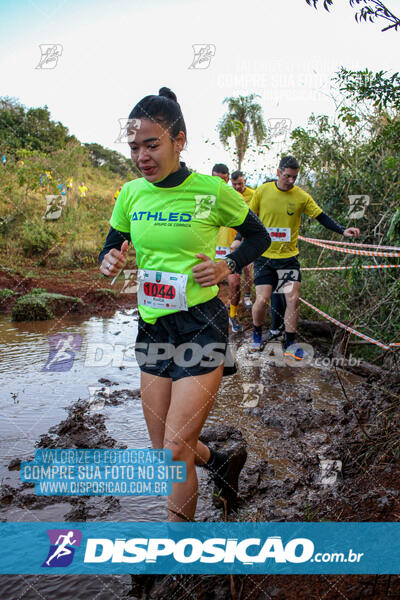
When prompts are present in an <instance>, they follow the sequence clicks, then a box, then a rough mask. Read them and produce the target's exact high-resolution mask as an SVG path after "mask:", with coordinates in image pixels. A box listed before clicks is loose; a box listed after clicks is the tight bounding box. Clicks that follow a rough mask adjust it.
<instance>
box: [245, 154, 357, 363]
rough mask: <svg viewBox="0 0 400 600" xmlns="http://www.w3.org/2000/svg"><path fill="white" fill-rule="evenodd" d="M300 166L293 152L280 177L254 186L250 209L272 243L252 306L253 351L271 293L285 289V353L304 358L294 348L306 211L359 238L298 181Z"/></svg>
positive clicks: (257, 267) (260, 266) (258, 271)
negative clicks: (300, 239)
mask: <svg viewBox="0 0 400 600" xmlns="http://www.w3.org/2000/svg"><path fill="white" fill-rule="evenodd" d="M299 170H300V165H299V163H298V162H297V160H296V158H295V157H294V156H285V157H283V158H282V159H281V161H280V163H279V168H278V171H277V175H278V179H277V181H272V182H269V183H264V184H263V185H261V186H260V187H259V188H257V189H256V191H255V193H254V195H253V198H252V200H251V202H250V208H251V210H253V211H254V212H255V214H256V215H257V216H258V217H259V219H260V220H261V221H262V223H263V224H264V226H265V227H266V229H267V231H268V233H269V235H270V237H271V240H272V243H271V245H270V247H269V248H268V250H267V251H266V252H264V254H263V255H262V256H260V257H259V258H258V259H256V260H255V261H254V283H255V286H256V301H255V303H254V305H253V325H254V331H253V344H252V349H253V350H262V348H263V342H262V325H263V323H264V319H265V313H266V309H267V306H268V302H269V299H270V297H271V294H272V291H274V292H276V293H282V292H283V293H284V294H285V299H286V305H287V306H286V311H285V340H284V354H285V356H291V357H293V358H295V359H297V360H302V359H303V358H305V352H304V350H303V349H302V348H301V347H299V346H296V344H295V336H296V330H297V321H298V314H299V294H300V282H301V274H300V264H299V261H298V260H297V254H298V253H299V250H298V247H297V239H298V235H299V227H300V223H301V216H302V214H303V213H305V214H306V215H308V216H309V217H312V218H315V219H317V220H318V221H319V222H320V223H321V225H323V226H324V227H326V228H327V229H330V230H332V231H335V232H336V233H340V234H342V235H344V236H347V237H357V236H358V235H360V230H359V229H357V228H356V227H349V228H347V229H346V228H345V227H343V226H342V225H339V224H338V223H336V222H335V221H334V220H333V219H331V217H329V216H328V215H327V214H326V213H324V212H323V210H322V208H320V207H319V206H318V204H317V203H316V202H315V201H314V200H313V198H312V197H311V196H310V194H308V193H307V192H305V191H304V190H302V189H301V188H299V187H298V186H296V185H294V184H295V181H296V178H297V175H298V173H299Z"/></svg>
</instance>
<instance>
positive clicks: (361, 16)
mask: <svg viewBox="0 0 400 600" xmlns="http://www.w3.org/2000/svg"><path fill="white" fill-rule="evenodd" d="M306 2H307V4H308V5H309V6H314V8H317V6H318V2H319V0H306ZM349 3H350V6H352V7H356V6H357V7H358V6H360V5H363V6H361V8H360V10H359V11H358V12H356V14H355V20H356V21H357V23H360V22H361V21H370V22H371V23H373V22H374V19H384V20H385V21H389V23H391V25H388V26H387V27H384V28H383V29H382V31H387V30H388V29H392V28H394V29H395V30H396V31H397V28H399V29H400V19H399V18H398V17H396V16H395V15H394V14H393V13H392V12H391V11H390V10H389V9H388V8H387V7H386V6H385V5H384V4H383V2H380V0H349ZM323 5H324V8H325V10H327V11H328V12H329V7H330V6H332V5H333V0H323Z"/></svg>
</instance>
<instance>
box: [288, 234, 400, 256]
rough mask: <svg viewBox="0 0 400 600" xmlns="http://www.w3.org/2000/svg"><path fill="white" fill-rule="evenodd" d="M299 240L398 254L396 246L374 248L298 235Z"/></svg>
mask: <svg viewBox="0 0 400 600" xmlns="http://www.w3.org/2000/svg"><path fill="white" fill-rule="evenodd" d="M299 240H303V241H304V242H310V243H311V242H323V243H324V244H329V245H332V244H335V246H358V247H359V248H376V249H378V250H395V251H396V252H400V248H399V247H398V246H380V245H378V246H376V245H374V244H358V243H356V242H337V241H333V240H319V239H317V238H308V237H303V236H302V235H299Z"/></svg>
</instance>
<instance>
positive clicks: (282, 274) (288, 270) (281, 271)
mask: <svg viewBox="0 0 400 600" xmlns="http://www.w3.org/2000/svg"><path fill="white" fill-rule="evenodd" d="M285 281H286V282H288V281H301V272H300V264H299V261H298V260H297V257H296V256H291V257H290V258H266V257H265V256H260V257H259V258H256V260H255V261H254V285H272V289H273V290H274V291H275V290H276V288H277V286H280V285H282V284H284V282H285ZM276 291H277V292H279V290H278V289H277V290H276Z"/></svg>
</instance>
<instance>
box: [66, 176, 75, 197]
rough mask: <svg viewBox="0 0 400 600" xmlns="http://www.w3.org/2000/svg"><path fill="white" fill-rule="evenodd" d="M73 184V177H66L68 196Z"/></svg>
mask: <svg viewBox="0 0 400 600" xmlns="http://www.w3.org/2000/svg"><path fill="white" fill-rule="evenodd" d="M73 185H74V178H73V177H70V178H69V179H68V183H67V192H68V196H69V197H70V196H71V194H72V188H73Z"/></svg>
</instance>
